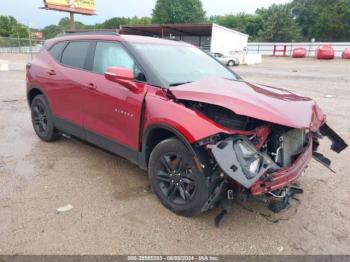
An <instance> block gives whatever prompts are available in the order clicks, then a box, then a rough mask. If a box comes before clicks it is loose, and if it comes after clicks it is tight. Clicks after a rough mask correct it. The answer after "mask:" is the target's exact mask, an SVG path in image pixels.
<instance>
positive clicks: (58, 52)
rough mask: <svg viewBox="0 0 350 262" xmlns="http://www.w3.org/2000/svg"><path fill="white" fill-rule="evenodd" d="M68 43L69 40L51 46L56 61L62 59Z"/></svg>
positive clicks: (51, 52)
mask: <svg viewBox="0 0 350 262" xmlns="http://www.w3.org/2000/svg"><path fill="white" fill-rule="evenodd" d="M66 45H67V42H60V43H57V44H55V45H54V46H53V47H51V48H50V50H49V52H50V54H51V55H52V57H53V58H55V60H56V61H58V62H60V61H61V56H62V51H63V49H64V48H65V47H66Z"/></svg>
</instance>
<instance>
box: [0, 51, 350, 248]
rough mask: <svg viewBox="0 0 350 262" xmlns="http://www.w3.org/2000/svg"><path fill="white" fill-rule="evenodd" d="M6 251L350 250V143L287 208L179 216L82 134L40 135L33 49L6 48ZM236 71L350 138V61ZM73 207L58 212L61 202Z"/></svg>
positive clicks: (134, 172) (0, 210)
mask: <svg viewBox="0 0 350 262" xmlns="http://www.w3.org/2000/svg"><path fill="white" fill-rule="evenodd" d="M1 59H5V60H9V62H10V71H8V72H0V253H1V254H174V255H175V254H176V255H179V254H221V255H223V254H349V253H350V191H349V189H350V171H349V169H350V164H349V160H350V150H349V149H347V150H346V151H344V152H343V153H342V154H340V155H337V154H335V153H333V152H331V151H330V150H329V146H330V143H329V142H328V141H324V143H323V144H322V146H321V151H322V152H323V153H325V155H327V156H328V157H329V158H331V159H332V160H333V164H332V166H333V169H334V170H335V171H336V172H337V174H332V173H331V172H330V171H328V170H327V169H325V168H324V167H322V166H321V165H320V164H318V163H316V162H315V161H312V162H311V164H310V166H309V168H308V169H307V171H306V173H305V175H304V176H303V177H302V178H301V179H300V184H301V186H302V187H303V188H304V190H305V193H304V194H303V195H300V196H298V198H299V199H300V202H298V201H295V202H293V206H292V207H291V208H290V209H288V210H285V211H283V212H282V213H280V214H277V215H275V214H272V213H271V212H270V211H268V210H267V208H266V207H265V206H264V204H262V203H257V202H251V201H250V202H248V203H244V204H240V203H233V205H232V213H231V214H230V215H229V216H228V217H226V219H225V220H224V222H223V224H222V225H221V227H220V228H215V227H214V225H213V224H214V223H213V220H214V217H215V216H216V215H217V214H218V212H219V210H217V209H216V210H212V211H210V212H207V213H205V214H202V215H200V216H197V217H193V218H184V217H180V216H176V215H175V214H173V213H171V212H170V211H168V210H167V209H165V208H164V207H163V206H162V205H161V204H160V202H159V201H158V199H157V198H156V196H155V195H154V194H153V193H152V192H151V191H150V188H149V183H148V179H147V174H146V172H144V171H141V170H139V169H138V167H136V166H134V165H132V164H131V163H129V162H128V161H126V160H124V159H121V158H118V157H117V156H114V155H111V154H109V153H106V152H105V151H102V150H99V149H97V148H94V147H91V146H89V145H87V144H84V143H82V142H80V141H77V140H75V139H69V138H62V139H60V140H59V141H57V142H55V143H44V142H42V141H40V140H39V139H38V138H37V136H36V135H35V134H34V131H33V130H32V126H31V121H30V113H29V109H28V106H27V103H26V97H25V75H24V67H25V64H26V60H27V59H28V56H24V55H23V56H22V55H4V54H2V55H0V60H1ZM234 70H235V71H236V72H238V73H239V74H240V75H241V76H242V77H243V78H245V79H246V80H248V81H252V82H257V83H263V84H267V85H271V86H277V87H282V88H286V89H289V90H292V91H295V92H297V93H301V94H304V95H306V96H310V97H313V98H314V99H315V100H316V101H317V102H318V103H319V105H320V107H321V108H322V109H323V111H324V112H325V113H326V114H327V118H328V122H329V124H330V126H332V127H333V128H334V129H335V130H336V131H337V132H338V133H339V134H341V135H342V137H343V138H345V140H346V141H348V142H350V116H349V114H350V61H349V60H348V61H345V60H339V59H338V60H332V61H316V60H314V59H311V58H310V59H301V60H295V59H294V60H293V59H290V58H271V57H265V58H264V59H263V63H262V64H259V65H253V66H239V67H235V68H234ZM67 204H71V205H72V206H73V209H72V210H70V211H67V212H65V213H61V214H58V213H57V212H56V209H57V208H58V207H61V206H65V205H67Z"/></svg>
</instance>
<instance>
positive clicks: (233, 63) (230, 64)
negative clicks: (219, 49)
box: [227, 60, 236, 66]
mask: <svg viewBox="0 0 350 262" xmlns="http://www.w3.org/2000/svg"><path fill="white" fill-rule="evenodd" d="M227 65H228V66H235V65H236V62H235V61H233V60H230V61H228V63H227Z"/></svg>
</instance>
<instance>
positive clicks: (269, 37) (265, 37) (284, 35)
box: [256, 4, 301, 42]
mask: <svg viewBox="0 0 350 262" xmlns="http://www.w3.org/2000/svg"><path fill="white" fill-rule="evenodd" d="M256 13H257V14H258V15H260V16H261V18H262V20H263V29H262V30H261V31H260V32H259V34H258V39H259V40H260V41H266V42H291V41H299V40H301V34H300V28H299V26H298V24H297V23H296V22H295V20H294V18H293V16H292V13H291V10H290V8H289V7H288V6H287V5H275V4H274V5H272V6H270V7H269V8H267V9H265V8H262V9H258V10H257V12H256Z"/></svg>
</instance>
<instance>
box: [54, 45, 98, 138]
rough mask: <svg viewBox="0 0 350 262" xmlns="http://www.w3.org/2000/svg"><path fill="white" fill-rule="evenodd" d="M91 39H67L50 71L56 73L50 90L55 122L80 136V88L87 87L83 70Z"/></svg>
mask: <svg viewBox="0 0 350 262" xmlns="http://www.w3.org/2000/svg"><path fill="white" fill-rule="evenodd" d="M92 44H93V42H91V41H71V42H69V43H68V44H67V46H66V47H65V49H64V50H63V53H62V56H61V59H60V65H59V66H58V68H57V70H58V71H59V72H56V71H55V72H52V73H53V74H54V75H56V74H57V73H59V74H60V79H57V80H56V88H55V89H52V91H51V92H52V94H51V97H52V99H53V100H54V101H53V103H54V105H55V112H54V114H55V116H56V117H57V119H56V125H57V126H58V128H60V129H62V130H63V131H66V132H69V133H70V134H72V135H76V136H79V137H81V138H84V137H85V136H84V131H83V103H82V96H83V95H84V90H85V89H87V88H88V83H87V82H86V81H85V79H86V78H87V75H88V74H90V73H89V72H88V71H87V70H86V66H87V61H88V54H89V49H90V48H91V45H92Z"/></svg>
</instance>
